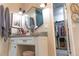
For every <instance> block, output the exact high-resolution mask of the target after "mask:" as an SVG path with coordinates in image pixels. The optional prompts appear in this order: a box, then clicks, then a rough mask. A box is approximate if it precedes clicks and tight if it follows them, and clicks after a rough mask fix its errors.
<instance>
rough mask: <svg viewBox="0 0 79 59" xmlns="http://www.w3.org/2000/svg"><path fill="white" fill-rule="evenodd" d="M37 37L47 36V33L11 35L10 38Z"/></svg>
mask: <svg viewBox="0 0 79 59" xmlns="http://www.w3.org/2000/svg"><path fill="white" fill-rule="evenodd" d="M38 36H48V34H47V32H40V33H33V34H32V35H17V34H13V35H10V37H38Z"/></svg>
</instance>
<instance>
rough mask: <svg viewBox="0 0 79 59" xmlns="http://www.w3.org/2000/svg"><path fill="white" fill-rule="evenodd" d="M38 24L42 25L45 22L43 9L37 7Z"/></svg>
mask: <svg viewBox="0 0 79 59" xmlns="http://www.w3.org/2000/svg"><path fill="white" fill-rule="evenodd" d="M35 11H36V25H37V26H38V27H40V26H41V25H42V24H43V14H42V9H40V8H36V10H35Z"/></svg>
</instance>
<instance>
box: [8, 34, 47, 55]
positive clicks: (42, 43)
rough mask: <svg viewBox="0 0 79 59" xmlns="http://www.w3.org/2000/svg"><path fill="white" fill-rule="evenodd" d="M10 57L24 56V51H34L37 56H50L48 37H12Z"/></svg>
mask: <svg viewBox="0 0 79 59" xmlns="http://www.w3.org/2000/svg"><path fill="white" fill-rule="evenodd" d="M10 38H11V40H10V48H9V56H22V52H23V51H27V50H30V51H34V52H35V56H48V37H47V36H40V35H38V36H36V35H34V36H30V35H28V36H11V37H10Z"/></svg>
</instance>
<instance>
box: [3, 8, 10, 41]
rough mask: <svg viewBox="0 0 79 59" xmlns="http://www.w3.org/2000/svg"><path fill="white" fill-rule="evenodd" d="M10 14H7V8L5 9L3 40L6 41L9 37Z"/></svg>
mask: <svg viewBox="0 0 79 59" xmlns="http://www.w3.org/2000/svg"><path fill="white" fill-rule="evenodd" d="M10 31H11V29H10V13H9V8H8V7H7V8H5V37H4V39H5V40H7V39H8V37H9V33H10Z"/></svg>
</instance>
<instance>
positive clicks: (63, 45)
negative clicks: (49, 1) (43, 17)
mask: <svg viewBox="0 0 79 59" xmlns="http://www.w3.org/2000/svg"><path fill="white" fill-rule="evenodd" d="M64 6H65V4H64V3H54V4H53V15H54V28H55V41H56V55H57V56H69V52H68V51H69V49H68V46H69V42H68V40H69V39H67V35H66V32H67V31H66V26H67V25H65V16H64V15H65V8H64Z"/></svg>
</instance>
